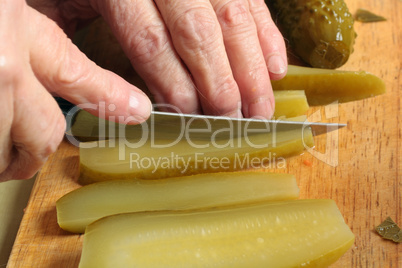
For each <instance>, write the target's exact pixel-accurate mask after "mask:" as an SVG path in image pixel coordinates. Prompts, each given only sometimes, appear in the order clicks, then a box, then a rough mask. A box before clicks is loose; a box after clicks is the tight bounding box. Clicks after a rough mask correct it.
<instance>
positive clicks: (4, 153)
mask: <svg viewBox="0 0 402 268" xmlns="http://www.w3.org/2000/svg"><path fill="white" fill-rule="evenodd" d="M0 61H1V62H2V63H1V64H0V89H1V90H0V100H1V105H0V122H1V123H0V174H1V173H3V172H4V171H5V170H6V168H7V167H8V165H9V164H10V163H11V148H12V141H11V137H10V130H11V124H12V120H13V108H14V107H13V103H14V99H13V91H12V83H13V80H12V78H13V77H12V76H11V75H10V69H9V66H8V65H7V64H5V61H6V58H5V55H1V56H0ZM1 181H3V180H2V179H1V175H0V182H1Z"/></svg>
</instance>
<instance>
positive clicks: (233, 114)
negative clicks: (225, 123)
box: [223, 109, 243, 118]
mask: <svg viewBox="0 0 402 268" xmlns="http://www.w3.org/2000/svg"><path fill="white" fill-rule="evenodd" d="M223 116H227V117H231V118H243V114H242V112H241V110H240V109H237V110H235V111H233V112H230V113H226V114H224V115H223Z"/></svg>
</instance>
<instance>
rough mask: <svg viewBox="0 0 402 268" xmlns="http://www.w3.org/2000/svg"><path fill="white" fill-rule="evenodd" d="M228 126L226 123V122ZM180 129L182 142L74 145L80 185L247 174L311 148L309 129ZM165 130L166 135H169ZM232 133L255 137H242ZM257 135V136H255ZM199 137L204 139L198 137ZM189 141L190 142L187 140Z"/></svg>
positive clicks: (159, 135) (120, 141) (159, 138)
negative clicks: (116, 181)
mask: <svg viewBox="0 0 402 268" xmlns="http://www.w3.org/2000/svg"><path fill="white" fill-rule="evenodd" d="M227 123H228V124H233V122H232V121H227ZM197 124H198V125H197V126H198V127H199V129H195V130H194V132H192V131H193V130H192V129H186V130H185V133H184V134H183V136H181V137H180V136H179V137H177V138H176V139H174V138H173V137H170V138H169V139H167V138H166V139H163V138H162V136H166V137H169V136H171V135H173V134H177V132H176V129H172V128H171V127H170V128H169V127H167V128H166V129H165V131H158V132H157V133H155V135H156V138H155V137H154V136H152V135H149V136H148V137H146V136H143V137H142V138H143V139H137V140H135V141H134V140H127V139H118V140H105V141H96V142H83V143H81V144H80V177H79V182H80V183H81V184H89V183H93V182H98V181H105V180H113V179H133V178H137V179H159V178H166V177H177V176H185V175H193V174H197V173H212V172H221V171H235V170H242V169H250V168H259V167H263V168H267V167H268V168H272V167H281V166H283V167H286V160H285V157H289V156H294V155H298V154H301V153H302V152H303V151H304V149H305V148H306V147H313V145H314V140H313V135H312V132H311V129H310V128H309V127H304V126H295V125H285V124H280V125H271V126H269V127H270V128H271V129H270V131H268V130H267V129H259V130H257V129H252V130H247V129H246V128H244V125H241V127H239V126H237V127H234V126H233V125H231V127H222V126H217V129H213V128H212V129H208V131H207V130H206V129H202V127H203V126H201V125H199V124H201V122H198V123H197ZM169 130H171V131H172V132H169ZM202 131H204V132H202ZM238 131H255V132H254V133H248V134H245V133H242V134H240V135H239V136H236V135H237V132H238ZM258 131H259V133H258ZM201 134H203V135H204V137H203V136H202V135H201ZM194 135H195V136H196V138H194V139H193V137H194Z"/></svg>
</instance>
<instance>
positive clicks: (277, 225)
mask: <svg viewBox="0 0 402 268" xmlns="http://www.w3.org/2000/svg"><path fill="white" fill-rule="evenodd" d="M353 242H354V235H353V233H352V232H351V231H350V229H349V227H348V226H347V225H346V224H345V222H344V220H343V217H342V215H341V213H340V212H339V210H338V208H337V206H336V204H335V202H334V201H332V200H294V201H278V202H263V203H256V204H252V205H246V206H237V207H230V208H229V207H226V208H219V209H210V210H202V211H194V210H193V211H162V212H140V213H127V214H120V215H114V216H109V217H105V218H102V219H100V220H98V221H96V222H94V223H92V224H91V225H89V226H88V227H87V229H86V231H85V235H84V244H83V251H82V255H81V260H80V264H79V267H80V268H88V267H97V268H102V267H113V268H119V267H143V268H146V267H152V268H158V267H230V268H232V267H275V268H280V267H327V266H328V265H330V264H332V263H334V262H335V261H336V260H338V258H339V257H341V256H342V255H343V254H344V253H345V252H346V251H347V250H348V249H349V248H350V247H351V246H352V244H353Z"/></svg>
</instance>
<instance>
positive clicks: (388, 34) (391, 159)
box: [7, 0, 402, 268]
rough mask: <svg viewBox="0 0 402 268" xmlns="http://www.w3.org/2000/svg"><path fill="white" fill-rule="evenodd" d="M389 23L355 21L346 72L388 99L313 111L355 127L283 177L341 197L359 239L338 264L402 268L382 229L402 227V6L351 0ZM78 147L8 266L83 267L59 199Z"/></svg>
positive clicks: (292, 163)
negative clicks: (389, 221)
mask: <svg viewBox="0 0 402 268" xmlns="http://www.w3.org/2000/svg"><path fill="white" fill-rule="evenodd" d="M346 2H347V4H348V6H349V9H350V11H351V12H352V13H355V11H356V10H357V9H358V8H365V9H368V10H371V11H373V12H375V13H377V14H379V15H382V16H384V17H386V18H387V21H386V22H378V23H360V22H356V23H355V30H356V32H357V34H358V37H357V40H356V45H355V51H354V53H353V54H352V55H351V58H350V59H349V61H348V63H347V64H346V65H345V66H343V67H342V68H341V69H344V70H365V71H369V72H371V73H373V74H375V75H377V76H379V77H381V78H382V79H383V80H384V81H385V83H386V86H387V93H386V94H385V95H382V96H379V97H375V98H371V99H366V100H362V101H357V102H353V103H346V104H340V105H332V106H328V107H315V108H312V109H311V111H310V119H311V121H315V120H320V121H324V122H325V121H327V122H341V123H347V128H344V129H342V130H340V131H339V132H335V133H332V134H330V135H323V136H318V137H316V138H315V141H316V148H314V150H313V151H312V152H306V153H305V154H303V155H301V156H298V157H293V158H291V159H288V160H287V166H286V168H280V169H278V171H279V172H288V173H292V174H295V175H296V177H297V179H298V183H299V187H300V189H301V198H330V199H334V200H335V201H336V203H337V204H338V207H339V209H340V210H341V212H342V214H343V215H344V218H345V221H346V223H347V224H348V225H349V226H350V228H351V229H352V231H353V233H354V234H355V235H356V241H355V244H354V245H353V247H352V248H351V249H350V250H349V251H348V252H347V253H346V254H345V255H344V256H343V257H342V258H341V259H340V260H339V261H338V262H336V263H335V264H334V265H332V266H331V267H381V268H383V267H402V248H401V245H400V244H396V243H394V242H392V241H389V240H383V239H382V238H381V237H379V236H378V235H377V234H376V232H375V231H374V227H375V226H376V225H378V224H380V223H381V222H382V221H383V220H385V218H386V217H387V216H390V217H392V218H393V219H394V221H396V222H397V223H398V224H399V225H400V226H401V225H402V210H401V203H402V194H401V189H402V159H401V155H400V154H401V149H402V143H401V142H402V123H401V120H402V117H401V116H402V112H401V104H402V100H401V89H402V87H401V81H400V79H401V60H402V56H401V53H402V52H401V46H402V34H401V33H402V32H401V29H402V28H401V27H402V23H401V20H402V19H401V18H402V14H401V11H402V1H400V0H390V1H374V0H368V1H363V0H355V1H352V0H348V1H346ZM78 164H79V160H78V150H77V148H76V147H74V146H73V145H71V144H69V143H68V142H66V141H65V142H63V143H62V144H61V146H60V148H59V150H58V151H57V152H56V153H55V154H54V155H52V156H51V157H50V159H49V160H48V162H47V163H46V165H45V166H44V167H43V168H42V170H41V171H40V173H39V175H38V177H37V180H36V184H35V186H34V189H33V191H32V194H31V197H30V201H29V204H28V206H27V208H26V211H25V215H24V217H23V220H22V223H21V226H20V229H19V232H18V235H17V239H16V241H15V244H14V247H13V251H12V253H11V256H10V260H9V263H8V266H7V267H10V268H11V267H12V268H13V267H45V268H53V267H59V268H62V267H69V268H70V267H77V266H78V263H79V259H80V254H81V247H82V236H80V235H74V234H70V233H67V232H65V231H63V230H61V229H60V228H59V227H58V225H57V221H56V208H55V202H56V200H57V199H58V198H59V197H61V196H62V195H64V194H65V193H67V192H70V191H71V190H73V189H75V188H77V187H79V185H78V183H77V182H76V181H77V177H78Z"/></svg>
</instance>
